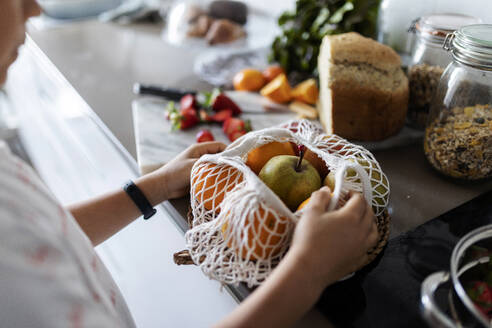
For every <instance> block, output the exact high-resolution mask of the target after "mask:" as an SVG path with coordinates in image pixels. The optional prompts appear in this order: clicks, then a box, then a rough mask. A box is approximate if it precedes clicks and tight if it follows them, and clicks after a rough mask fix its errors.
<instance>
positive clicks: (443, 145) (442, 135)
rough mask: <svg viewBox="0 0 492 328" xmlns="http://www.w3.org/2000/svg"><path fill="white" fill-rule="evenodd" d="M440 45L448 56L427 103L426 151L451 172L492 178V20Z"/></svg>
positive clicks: (438, 165) (437, 166)
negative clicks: (432, 94) (439, 78)
mask: <svg viewBox="0 0 492 328" xmlns="http://www.w3.org/2000/svg"><path fill="white" fill-rule="evenodd" d="M443 47H444V49H445V50H447V51H448V52H450V53H451V54H452V58H453V61H452V62H451V64H449V65H448V67H447V68H446V70H445V71H444V73H443V75H442V77H441V80H440V82H439V85H438V87H437V91H436V95H435V97H434V98H433V101H432V103H431V108H430V113H429V118H428V121H427V126H426V131H425V138H424V152H425V155H426V157H427V159H428V160H429V162H430V163H431V165H432V166H433V167H434V168H435V169H437V170H438V171H440V172H442V173H443V174H445V175H448V176H451V177H455V178H461V179H467V180H477V179H484V178H489V177H492V25H486V24H479V25H469V26H465V27H462V28H460V29H459V30H458V31H456V32H454V33H451V34H448V36H447V37H446V39H445V42H444V46H443Z"/></svg>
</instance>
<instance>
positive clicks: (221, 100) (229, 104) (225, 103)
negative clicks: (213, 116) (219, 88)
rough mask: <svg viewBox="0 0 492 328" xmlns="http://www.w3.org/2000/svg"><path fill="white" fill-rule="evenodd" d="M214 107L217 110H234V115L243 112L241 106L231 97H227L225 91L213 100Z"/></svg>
mask: <svg viewBox="0 0 492 328" xmlns="http://www.w3.org/2000/svg"><path fill="white" fill-rule="evenodd" d="M212 109H213V110H214V111H216V112H220V111H222V110H224V109H230V110H232V114H233V115H239V114H241V108H239V106H238V105H236V103H235V102H234V101H232V100H231V98H229V97H227V96H226V95H225V94H224V93H219V94H218V95H217V96H216V97H215V98H214V99H213V101H212Z"/></svg>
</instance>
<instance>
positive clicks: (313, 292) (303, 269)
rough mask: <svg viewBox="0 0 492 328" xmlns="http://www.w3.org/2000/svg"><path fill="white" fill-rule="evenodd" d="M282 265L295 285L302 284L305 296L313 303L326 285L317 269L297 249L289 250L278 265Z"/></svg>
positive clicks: (306, 256) (308, 258) (310, 260)
mask: <svg viewBox="0 0 492 328" xmlns="http://www.w3.org/2000/svg"><path fill="white" fill-rule="evenodd" d="M282 264H284V265H285V266H286V267H287V270H288V271H289V274H290V275H291V276H292V277H295V280H296V283H300V284H303V289H304V290H305V292H306V295H309V296H310V297H311V298H313V301H314V302H315V301H316V300H317V299H318V298H319V297H320V296H321V293H322V292H323V290H324V289H325V288H326V286H327V285H328V283H327V282H326V277H324V276H323V275H322V274H321V272H320V270H319V267H317V266H316V265H315V263H314V261H312V259H311V258H310V257H309V255H308V254H306V253H305V252H302V251H301V250H299V249H297V248H293V249H290V250H289V251H288V253H287V254H286V256H285V258H284V259H283V260H282V262H281V263H280V265H282Z"/></svg>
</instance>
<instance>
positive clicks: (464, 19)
mask: <svg viewBox="0 0 492 328" xmlns="http://www.w3.org/2000/svg"><path fill="white" fill-rule="evenodd" d="M481 22H482V21H481V19H480V18H476V17H473V16H467V15H461V14H435V15H428V16H423V17H421V18H420V19H419V21H418V22H417V24H416V26H415V27H416V29H417V30H418V31H420V32H421V33H429V34H432V35H434V36H440V37H443V38H444V37H446V35H447V34H448V33H452V32H454V31H456V30H457V29H459V28H460V27H462V26H466V25H472V24H479V23H481Z"/></svg>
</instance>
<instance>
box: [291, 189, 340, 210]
mask: <svg viewBox="0 0 492 328" xmlns="http://www.w3.org/2000/svg"><path fill="white" fill-rule="evenodd" d="M332 190H333V189H332ZM330 195H331V196H332V197H333V193H332V192H331V193H330ZM310 200H311V197H309V198H308V199H306V200H305V201H303V202H302V203H301V205H299V207H298V208H297V210H296V212H298V211H300V210H302V209H303V208H304V207H306V206H307V204H308V203H309V201H310Z"/></svg>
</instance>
